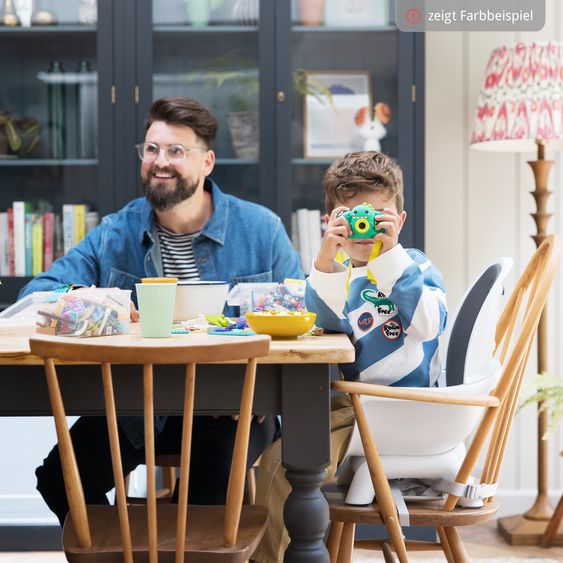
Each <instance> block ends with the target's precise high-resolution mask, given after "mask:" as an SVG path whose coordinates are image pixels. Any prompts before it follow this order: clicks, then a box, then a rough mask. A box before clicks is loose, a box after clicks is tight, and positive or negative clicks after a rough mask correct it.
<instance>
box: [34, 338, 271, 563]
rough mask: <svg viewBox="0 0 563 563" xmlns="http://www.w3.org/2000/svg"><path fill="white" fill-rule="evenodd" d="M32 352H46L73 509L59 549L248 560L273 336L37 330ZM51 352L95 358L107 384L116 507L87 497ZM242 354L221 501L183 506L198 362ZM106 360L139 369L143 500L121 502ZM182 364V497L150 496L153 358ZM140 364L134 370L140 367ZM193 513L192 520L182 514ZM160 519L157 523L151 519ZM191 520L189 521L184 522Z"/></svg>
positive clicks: (258, 510) (72, 553)
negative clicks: (254, 442) (257, 410)
mask: <svg viewBox="0 0 563 563" xmlns="http://www.w3.org/2000/svg"><path fill="white" fill-rule="evenodd" d="M30 347H31V352H32V353H33V354H35V355H37V356H39V357H41V358H43V359H44V363H45V373H46V376H47V385H48V390H49V397H50V400H51V406H52V409H53V415H54V417H55V425H56V430H57V438H58V443H59V449H60V454H61V462H62V468H63V475H64V481H65V487H66V491H67V498H68V501H69V507H70V513H69V515H68V516H67V519H66V521H65V525H64V529H63V548H64V551H65V554H66V556H67V559H68V560H69V561H73V562H80V563H83V562H88V563H89V562H94V561H95V562H99V561H125V562H126V563H132V562H133V560H135V561H141V560H142V561H149V562H150V563H155V562H157V561H159V560H160V561H173V560H174V561H176V563H179V562H182V561H184V555H186V559H188V560H189V561H190V562H193V563H196V562H202V563H203V562H206V563H207V562H215V561H235V562H237V563H242V562H243V561H247V560H248V559H249V557H250V555H251V554H252V552H253V551H254V549H255V548H256V546H257V544H258V542H259V540H260V538H261V537H262V534H263V532H264V529H265V525H266V521H267V518H268V512H267V509H266V508H265V507H262V506H255V505H253V506H244V507H243V506H242V500H243V491H244V480H245V473H246V459H247V453H248V442H249V431H250V422H251V417H252V401H253V395H254V383H255V378H256V362H257V358H258V357H261V356H266V355H267V354H268V352H269V347H270V337H268V336H255V337H245V338H244V339H243V338H240V339H238V338H225V339H222V338H220V337H216V338H215V339H213V340H210V339H206V338H201V339H199V338H197V336H195V337H194V336H191V337H181V338H171V339H162V340H159V342H158V346H155V341H154V340H152V339H146V340H145V339H142V338H140V337H139V338H138V339H137V340H136V341H135V342H131V341H127V340H123V339H122V338H121V337H116V336H111V337H100V338H91V339H72V338H62V337H53V336H44V335H37V336H34V337H32V338H31V339H30ZM55 359H59V360H63V361H85V362H93V363H100V364H101V374H102V382H103V393H104V399H105V405H106V418H107V423H108V432H109V439H110V448H111V462H112V467H113V474H114V479H115V489H116V496H117V506H102V505H86V503H85V500H84V494H83V490H82V484H81V481H80V475H79V472H78V467H77V464H76V459H75V455H74V451H73V446H72V441H71V438H70V434H69V430H68V426H67V423H66V418H65V409H64V404H63V398H62V396H61V391H60V388H59V383H58V378H57V373H56V369H55V362H54V360H55ZM236 360H247V367H246V375H245V379H244V385H243V389H242V398H241V403H240V416H239V422H238V427H237V433H236V439H235V447H234V452H233V461H232V466H231V473H230V478H229V486H228V491H227V503H226V506H189V507H188V503H187V499H188V480H189V468H190V449H191V434H192V421H193V410H194V390H195V376H196V364H197V363H204V362H209V361H213V362H217V361H236ZM112 364H140V365H142V366H143V367H142V374H143V397H144V418H145V450H146V464H147V491H148V494H147V502H146V504H145V505H127V502H126V497H125V486H124V476H123V470H122V465H121V456H120V450H119V438H118V427H117V415H116V407H115V400H114V391H113V383H112V368H111V365H112ZM155 364H185V366H186V371H185V389H184V412H183V416H184V419H183V432H182V450H181V462H180V489H179V502H178V504H171V503H165V504H161V503H158V504H157V502H156V484H155V453H154V427H153V415H154V409H153V365H155ZM140 375H141V370H139V376H140ZM188 513H189V522H188ZM157 522H158V526H157ZM187 522H188V525H187Z"/></svg>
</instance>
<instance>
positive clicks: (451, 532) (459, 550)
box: [444, 528, 469, 563]
mask: <svg viewBox="0 0 563 563" xmlns="http://www.w3.org/2000/svg"><path fill="white" fill-rule="evenodd" d="M444 532H445V533H446V538H447V539H448V545H449V546H450V549H451V552H452V557H453V560H454V561H455V563H469V555H468V554H467V551H466V550H465V546H464V545H463V542H462V541H461V537H460V535H459V532H458V531H457V528H444Z"/></svg>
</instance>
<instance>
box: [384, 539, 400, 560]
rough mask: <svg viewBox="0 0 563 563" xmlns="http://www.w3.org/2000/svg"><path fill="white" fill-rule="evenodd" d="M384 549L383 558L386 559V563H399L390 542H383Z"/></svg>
mask: <svg viewBox="0 0 563 563" xmlns="http://www.w3.org/2000/svg"><path fill="white" fill-rule="evenodd" d="M382 550H383V559H385V563H397V560H396V559H395V556H394V555H393V551H392V550H391V548H390V547H389V544H388V543H384V544H383V546H382Z"/></svg>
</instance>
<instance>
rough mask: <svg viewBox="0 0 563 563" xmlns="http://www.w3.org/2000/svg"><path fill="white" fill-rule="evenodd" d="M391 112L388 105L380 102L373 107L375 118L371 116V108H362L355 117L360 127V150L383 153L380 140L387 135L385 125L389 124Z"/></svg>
mask: <svg viewBox="0 0 563 563" xmlns="http://www.w3.org/2000/svg"><path fill="white" fill-rule="evenodd" d="M390 119H391V110H390V109H389V106H388V105H387V104H384V103H383V102H379V103H377V104H375V106H374V107H373V118H371V116H370V115H369V107H367V106H364V107H363V108H360V109H359V110H358V111H357V112H356V115H355V117H354V121H355V122H356V125H357V126H358V136H359V139H358V145H359V146H358V148H359V149H360V150H364V151H378V152H380V151H381V144H380V143H379V140H380V139H383V137H385V135H386V134H387V129H385V127H384V124H385V125H386V124H387V123H389V121H390Z"/></svg>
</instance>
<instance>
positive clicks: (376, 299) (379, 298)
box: [360, 289, 395, 315]
mask: <svg viewBox="0 0 563 563" xmlns="http://www.w3.org/2000/svg"><path fill="white" fill-rule="evenodd" d="M360 297H361V298H362V299H363V300H364V301H366V302H367V303H371V304H372V305H373V306H374V307H375V310H376V311H377V314H378V315H390V314H391V313H394V312H395V305H394V304H393V302H392V301H391V299H389V298H388V297H386V296H385V294H384V293H383V292H381V291H376V290H375V289H364V290H363V291H362V292H361V293H360Z"/></svg>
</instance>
